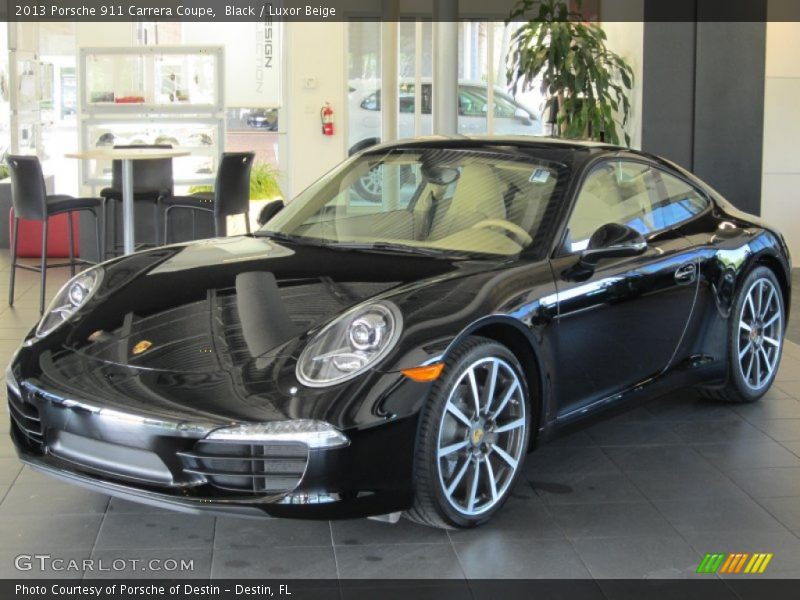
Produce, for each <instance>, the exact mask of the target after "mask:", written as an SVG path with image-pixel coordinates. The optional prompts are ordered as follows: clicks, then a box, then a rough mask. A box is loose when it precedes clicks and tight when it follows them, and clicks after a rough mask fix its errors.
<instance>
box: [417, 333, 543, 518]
mask: <svg viewBox="0 0 800 600" xmlns="http://www.w3.org/2000/svg"><path fill="white" fill-rule="evenodd" d="M530 421H531V419H530V415H529V410H528V401H527V387H526V385H525V379H524V377H523V375H522V369H521V368H520V366H519V363H518V362H517V360H516V358H515V357H514V355H513V354H512V353H511V352H510V351H509V350H508V349H507V348H505V347H504V346H501V345H500V344H497V343H495V342H493V341H490V340H484V339H481V338H472V339H470V340H469V341H468V342H467V343H466V344H465V345H464V346H463V347H462V348H460V349H459V350H458V351H456V352H455V353H454V356H453V357H451V359H449V360H448V364H446V366H445V371H444V376H443V378H442V380H441V381H440V382H437V384H436V386H435V387H434V391H433V394H432V398H431V402H430V404H429V405H428V406H427V407H426V409H425V411H424V414H423V417H422V423H421V426H420V437H419V439H418V448H417V469H416V475H417V482H416V483H417V501H416V504H415V507H414V509H413V510H412V511H409V513H408V515H407V516H409V517H410V518H411V519H412V520H415V521H418V522H422V523H425V524H427V525H434V526H438V527H448V528H451V527H472V526H475V525H479V524H480V523H483V522H484V521H486V520H488V519H489V517H490V516H491V515H492V514H493V513H494V512H495V511H496V510H498V509H499V508H500V506H502V504H503V503H504V502H505V500H506V498H507V497H508V495H509V493H510V491H511V489H512V486H513V484H514V482H515V481H516V479H517V477H518V475H519V472H520V469H521V466H522V462H523V459H524V457H525V453H526V450H527V447H528V437H529V429H530Z"/></svg>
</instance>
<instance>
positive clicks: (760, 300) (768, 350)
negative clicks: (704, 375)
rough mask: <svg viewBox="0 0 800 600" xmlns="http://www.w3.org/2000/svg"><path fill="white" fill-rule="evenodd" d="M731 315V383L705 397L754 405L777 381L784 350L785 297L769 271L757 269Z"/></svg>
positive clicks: (745, 282) (751, 273) (746, 281)
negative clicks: (752, 403) (776, 375)
mask: <svg viewBox="0 0 800 600" xmlns="http://www.w3.org/2000/svg"><path fill="white" fill-rule="evenodd" d="M740 289H741V291H740V292H739V295H738V296H737V298H736V302H735V303H734V306H733V310H732V311H731V329H730V333H729V336H730V337H729V340H728V344H729V345H728V356H729V368H728V381H727V383H726V384H725V386H724V387H722V388H714V389H706V390H704V392H705V394H706V395H707V396H709V397H711V398H714V399H717V400H723V401H726V402H754V401H755V400H758V399H759V398H760V397H761V396H763V395H764V394H765V393H766V391H767V390H768V389H769V388H770V386H771V385H772V382H773V381H774V380H775V374H776V373H777V372H778V365H779V363H780V359H781V351H782V349H783V332H784V326H785V324H786V323H785V318H784V314H785V313H784V306H783V294H782V293H781V288H780V285H779V284H778V280H777V279H776V277H775V274H774V273H773V272H772V271H771V270H770V269H768V268H767V267H757V268H755V269H753V270H752V271H751V272H750V274H749V275H748V276H747V277H746V278H745V280H744V281H743V282H742V285H741V288H740Z"/></svg>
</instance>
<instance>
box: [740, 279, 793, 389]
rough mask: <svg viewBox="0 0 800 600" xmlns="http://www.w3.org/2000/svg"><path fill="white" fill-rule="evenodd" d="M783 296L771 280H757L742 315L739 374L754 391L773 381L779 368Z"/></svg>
mask: <svg viewBox="0 0 800 600" xmlns="http://www.w3.org/2000/svg"><path fill="white" fill-rule="evenodd" d="M780 294H781V293H780V291H779V290H778V289H777V287H776V286H775V284H774V283H773V282H772V281H771V280H770V279H767V278H762V279H757V280H756V281H754V282H753V283H752V285H751V286H750V289H749V290H748V292H747V295H746V296H745V302H744V306H743V307H742V311H741V314H740V315H739V336H738V340H737V346H736V350H737V356H738V360H739V374H740V375H741V376H742V379H743V380H744V383H745V384H746V385H747V386H748V387H749V388H750V389H751V390H754V391H759V390H761V388H763V387H764V386H765V384H766V383H767V382H768V381H771V380H772V377H773V376H774V374H775V371H776V369H777V368H778V359H779V358H780V355H781V338H782V336H783V310H782V306H781V302H780Z"/></svg>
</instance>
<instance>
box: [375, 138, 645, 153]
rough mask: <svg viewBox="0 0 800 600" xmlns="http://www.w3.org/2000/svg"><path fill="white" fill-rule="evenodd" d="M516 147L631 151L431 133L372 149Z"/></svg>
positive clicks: (564, 142) (605, 145)
mask: <svg viewBox="0 0 800 600" xmlns="http://www.w3.org/2000/svg"><path fill="white" fill-rule="evenodd" d="M502 146H513V147H517V148H540V149H547V148H550V149H554V150H556V149H557V150H587V151H591V150H607V151H630V149H628V148H623V147H622V146H615V145H614V144H608V143H605V142H597V141H592V140H568V139H562V138H553V137H547V136H539V135H469V136H467V135H431V136H422V137H417V138H408V139H403V140H397V141H394V142H385V143H382V144H378V145H376V146H371V147H370V148H368V149H367V150H368V151H371V150H388V149H390V148H424V147H431V148H443V147H451V148H458V147H462V148H480V147H493V148H498V147H502Z"/></svg>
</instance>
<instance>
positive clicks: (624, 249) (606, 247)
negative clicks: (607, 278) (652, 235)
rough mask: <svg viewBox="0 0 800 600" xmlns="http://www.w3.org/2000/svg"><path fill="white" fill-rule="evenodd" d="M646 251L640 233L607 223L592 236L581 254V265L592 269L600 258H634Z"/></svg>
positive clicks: (645, 245)
mask: <svg viewBox="0 0 800 600" xmlns="http://www.w3.org/2000/svg"><path fill="white" fill-rule="evenodd" d="M645 250H647V241H646V240H645V239H644V237H643V236H642V234H641V233H639V232H638V231H636V230H635V229H633V228H632V227H628V226H627V225H619V224H618V223H608V224H607V225H603V226H602V227H601V228H600V229H598V230H597V231H595V232H594V233H593V234H592V237H591V238H589V245H588V246H587V247H586V250H584V251H583V253H582V254H581V263H583V264H584V265H586V266H590V267H594V266H595V265H596V264H597V262H598V261H599V260H600V259H601V258H611V257H616V256H636V255H637V254H641V253H642V252H644V251H645Z"/></svg>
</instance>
